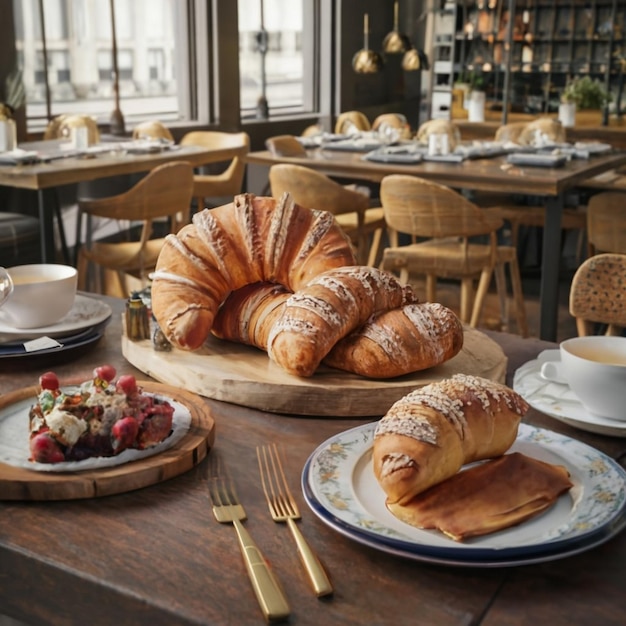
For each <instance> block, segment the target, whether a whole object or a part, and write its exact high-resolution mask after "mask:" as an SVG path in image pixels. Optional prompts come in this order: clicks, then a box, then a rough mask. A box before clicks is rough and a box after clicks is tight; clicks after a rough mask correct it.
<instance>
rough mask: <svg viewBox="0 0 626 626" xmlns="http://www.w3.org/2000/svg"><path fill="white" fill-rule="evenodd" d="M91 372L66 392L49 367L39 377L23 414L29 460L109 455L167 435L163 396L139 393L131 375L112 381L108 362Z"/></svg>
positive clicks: (168, 415) (168, 416)
mask: <svg viewBox="0 0 626 626" xmlns="http://www.w3.org/2000/svg"><path fill="white" fill-rule="evenodd" d="M93 374H94V377H93V379H92V380H89V381H86V382H84V383H82V384H81V385H80V386H79V387H78V388H73V389H72V390H67V391H64V390H62V389H61V388H60V386H59V383H58V378H57V377H56V375H55V374H54V373H53V372H47V373H46V374H43V375H42V376H41V377H40V379H39V386H40V391H39V394H38V395H37V402H36V404H35V405H33V406H32V407H31V409H30V413H29V423H30V460H31V461H36V462H38V463H59V462H62V461H80V460H83V459H87V458H91V457H100V456H114V455H116V454H119V453H120V452H122V451H123V450H126V449H128V448H135V449H139V450H143V449H145V448H149V447H152V446H155V445H157V444H158V443H160V442H161V441H163V440H165V439H167V437H169V435H170V433H171V431H172V420H173V415H174V408H173V407H172V405H171V404H170V403H169V402H167V400H165V399H163V398H159V397H158V396H156V395H147V394H144V393H143V390H142V389H141V387H139V386H138V385H137V381H136V380H135V377H134V376H131V375H123V376H120V377H119V379H118V380H117V382H115V381H114V379H115V374H116V372H115V368H113V367H111V366H110V365H103V366H101V367H97V368H95V369H94V373H93ZM55 381H56V382H55Z"/></svg>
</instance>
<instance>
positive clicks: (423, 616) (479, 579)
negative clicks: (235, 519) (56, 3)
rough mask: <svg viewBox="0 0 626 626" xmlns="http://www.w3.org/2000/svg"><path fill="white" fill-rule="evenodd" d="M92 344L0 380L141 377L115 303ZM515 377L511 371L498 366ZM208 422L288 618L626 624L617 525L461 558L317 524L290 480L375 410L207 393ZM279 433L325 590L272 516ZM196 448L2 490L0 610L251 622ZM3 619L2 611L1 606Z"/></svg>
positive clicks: (538, 418)
mask: <svg viewBox="0 0 626 626" xmlns="http://www.w3.org/2000/svg"><path fill="white" fill-rule="evenodd" d="M108 301H109V302H111V304H112V306H113V307H114V309H115V311H116V314H115V315H114V319H113V322H112V323H111V324H110V326H109V327H108V328H107V331H106V335H105V337H104V338H103V339H102V340H101V342H100V343H99V344H98V345H97V346H95V347H92V348H91V349H90V350H89V351H87V352H85V353H84V354H76V355H73V359H72V360H71V361H68V362H64V363H57V364H50V363H44V362H37V361H36V360H33V361H32V362H27V361H22V362H21V363H13V364H11V363H4V364H2V366H1V368H0V393H6V392H8V391H10V390H14V389H18V388H22V387H25V386H30V385H32V384H34V383H35V382H36V379H37V377H38V375H39V374H40V373H41V372H42V371H45V370H47V369H50V368H53V369H54V370H55V371H56V372H58V374H59V376H60V377H61V379H62V380H63V379H66V378H70V377H74V378H75V377H76V376H79V377H81V378H82V377H84V378H88V377H90V375H91V371H92V369H93V367H94V366H97V365H100V364H103V363H111V364H113V365H114V366H116V368H117V369H118V372H119V373H133V374H135V375H136V376H137V377H138V378H139V379H145V375H144V374H142V373H140V372H138V371H137V370H135V369H134V368H133V367H132V366H130V365H129V364H128V363H127V362H125V361H124V359H123V357H122V355H121V350H120V333H121V324H120V321H119V313H120V312H121V310H122V307H123V303H122V302H121V301H113V300H111V299H108ZM489 335H490V336H491V337H493V338H494V339H495V340H496V341H498V342H499V343H500V344H501V345H502V346H503V349H504V350H505V352H506V353H507V355H508V356H509V376H511V375H512V373H513V372H514V370H515V369H516V368H517V367H518V366H519V365H520V364H521V363H523V362H525V361H527V360H529V359H532V358H534V357H535V355H536V354H537V353H538V352H539V351H541V350H542V349H545V348H546V347H553V346H552V344H548V343H546V342H542V341H540V340H537V339H526V340H524V339H520V338H519V337H517V336H513V335H505V334H500V333H489ZM509 380H510V379H509ZM206 402H207V404H208V405H209V406H210V408H211V410H212V412H213V415H214V417H215V420H216V422H217V431H216V444H215V447H214V449H213V450H212V451H211V452H210V454H209V457H210V456H211V455H213V454H217V455H218V456H219V457H220V458H221V459H222V460H223V461H224V463H225V465H226V466H227V467H228V468H229V470H230V472H231V474H232V475H233V477H234V479H235V481H236V483H237V486H238V489H239V492H240V497H241V499H242V501H243V503H244V504H245V507H246V509H247V512H248V516H249V520H248V522H246V527H247V528H248V530H249V531H250V533H251V534H252V535H253V537H254V538H255V539H256V540H257V542H258V543H259V544H260V546H261V548H262V550H263V551H264V552H265V556H266V557H267V558H268V559H269V560H270V561H271V562H272V565H273V567H274V568H275V570H276V571H277V573H278V575H279V576H280V579H281V581H282V583H283V586H284V588H285V591H286V593H287V596H288V598H289V601H290V603H291V606H292V615H291V617H290V619H289V623H290V624H294V625H295V624H312V625H315V626H317V625H319V624H332V625H333V626H338V625H346V626H347V625H350V626H353V625H354V624H368V625H381V626H382V625H386V624H394V625H404V624H407V625H408V624H423V625H431V624H432V625H436V626H446V625H457V626H461V625H469V624H483V625H486V626H508V625H511V626H513V625H515V626H523V625H529V626H531V625H532V626H537V625H539V624H550V625H551V626H552V625H559V624H567V625H568V626H572V625H577V624H579V625H583V624H584V625H587V624H590V625H591V624H593V625H595V624H602V625H603V626H604V625H612V624H614V625H616V626H617V625H618V624H619V625H623V624H624V623H626V600H625V597H626V596H625V595H624V581H625V580H626V534H624V533H622V534H621V535H618V536H617V537H615V538H614V539H612V540H611V541H609V542H607V543H605V544H604V545H601V546H599V547H597V548H595V549H593V550H590V551H588V552H585V553H583V554H580V555H577V556H571V557H569V558H565V559H562V560H556V561H551V562H546V563H543V564H538V565H526V566H521V567H515V568H501V569H472V568H457V567H448V566H441V565H433V564H429V563H423V562H418V561H413V560H409V559H405V558H400V557H396V556H392V555H389V554H386V553H383V552H380V551H377V550H375V549H371V548H368V547H365V546H363V545H361V544H359V543H356V542H354V541H352V540H350V539H348V538H346V537H344V536H342V535H340V534H338V533H337V532H335V531H334V530H332V529H331V528H329V527H327V526H326V525H325V524H323V523H322V522H321V521H319V520H318V518H317V517H315V516H314V515H313V513H312V512H311V511H310V510H309V509H308V507H307V505H306V504H305V502H304V501H303V498H302V495H301V492H300V489H299V478H300V475H301V472H302V468H303V465H304V463H305V461H306V460H307V458H308V457H309V455H310V454H311V453H312V452H313V451H314V449H315V448H316V447H317V446H318V445H319V444H320V443H322V442H323V441H325V440H326V439H327V438H328V437H331V436H332V435H334V434H336V433H339V432H341V431H343V430H345V429H347V428H350V427H353V426H356V425H359V424H363V423H366V422H367V421H371V420H362V419H329V418H325V419H319V418H302V417H289V416H284V415H274V414H269V413H263V412H260V411H256V410H251V409H245V408H241V407H238V406H236V405H232V404H225V403H220V402H217V401H210V400H206ZM527 421H529V422H531V423H534V424H537V425H541V426H543V427H546V428H550V429H552V430H556V431H559V432H562V433H565V434H568V435H571V436H572V437H575V438H577V439H580V440H583V441H585V442H588V443H589V444H591V445H592V446H594V447H596V448H598V449H600V450H602V451H603V452H605V453H607V454H609V455H610V456H611V457H613V458H616V459H620V461H621V462H622V464H623V463H624V458H625V456H624V455H625V453H626V439H615V438H610V437H603V436H600V435H592V434H590V433H585V432H582V431H578V430H575V429H572V428H569V427H567V426H565V425H563V424H560V423H559V422H556V421H554V420H551V419H550V418H548V417H546V416H542V415H540V414H538V413H536V412H534V411H531V412H530V413H529V415H528V416H527ZM272 441H276V442H280V443H281V444H282V446H284V450H285V452H286V455H287V463H286V470H287V474H288V476H289V477H290V479H291V482H292V486H293V487H294V489H293V491H294V492H295V495H296V497H297V499H298V502H299V504H300V506H301V509H302V512H303V519H302V521H301V523H300V527H301V529H302V531H303V532H304V534H305V535H306V537H307V538H308V539H309V541H310V543H311V545H312V546H313V547H314V549H315V550H316V551H317V552H318V554H319V555H320V558H321V560H322V561H323V563H324V565H325V566H326V568H327V569H328V571H329V573H330V576H331V578H332V582H333V584H334V588H335V592H334V595H333V596H331V597H327V598H325V599H322V600H319V599H317V598H316V597H315V596H314V595H313V593H312V591H311V589H310V587H309V584H308V581H307V579H306V577H305V574H304V571H303V569H302V567H301V565H300V562H299V560H298V557H297V556H296V552H295V549H294V545H293V542H292V540H291V537H290V536H289V532H288V530H287V528H286V527H285V526H282V525H276V524H274V523H273V522H272V521H271V520H270V518H269V514H268V510H267V506H266V503H265V500H264V496H263V493H262V491H261V486H260V481H259V477H258V468H257V465H256V457H255V447H256V446H257V445H259V444H266V443H268V442H272ZM206 471H207V460H205V461H204V462H203V463H201V464H200V465H199V466H198V467H196V468H195V469H193V470H191V471H189V472H188V473H186V474H183V475H181V476H179V477H177V478H173V479H171V480H169V481H166V482H163V483H161V484H158V485H155V486H152V487H148V488H145V489H141V490H137V491H133V492H129V493H125V494H121V495H115V496H109V497H104V498H98V499H89V500H74V501H63V502H18V501H5V502H0V520H1V521H0V614H1V613H4V614H5V615H9V616H12V617H14V618H16V619H19V620H23V621H25V622H27V623H33V624H55V625H57V624H64V625H70V624H76V625H78V626H84V624H91V625H94V626H97V625H102V626H111V624H117V625H119V626H123V625H128V626H131V625H132V626H137V625H138V624H152V625H155V626H156V625H161V624H172V625H190V626H191V625H201V624H220V625H221V624H237V625H243V624H261V623H263V618H262V615H261V612H260V610H259V607H258V605H257V602H256V600H255V597H254V594H253V592H252V588H251V586H250V583H249V581H248V578H247V576H246V573H245V569H244V565H243V561H242V559H241V555H240V553H239V549H238V546H237V542H236V538H235V532H234V530H233V528H232V527H230V526H228V525H219V524H218V523H217V522H216V521H215V520H214V519H213V517H212V515H211V511H210V508H209V503H208V498H207V486H206ZM0 621H1V620H0Z"/></svg>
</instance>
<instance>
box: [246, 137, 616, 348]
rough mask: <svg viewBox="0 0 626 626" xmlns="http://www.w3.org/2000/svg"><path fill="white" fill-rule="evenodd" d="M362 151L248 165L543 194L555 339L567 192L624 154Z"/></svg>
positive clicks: (548, 319) (549, 324)
mask: <svg viewBox="0 0 626 626" xmlns="http://www.w3.org/2000/svg"><path fill="white" fill-rule="evenodd" d="M362 157H363V154H362V153H356V152H346V151H339V150H327V149H316V150H310V151H308V153H307V156H305V157H275V156H273V155H272V154H271V153H270V152H269V151H261V152H251V153H249V154H248V155H247V157H246V161H247V162H248V163H249V164H250V165H254V166H265V167H271V166H272V165H274V164H275V163H279V162H284V163H295V164H298V165H304V166H306V167H310V168H313V169H316V170H319V171H321V172H323V173H325V174H327V175H329V176H335V177H345V178H349V179H361V180H367V181H371V182H380V181H381V180H382V179H383V178H384V177H385V176H387V175H388V174H408V175H412V176H420V177H422V178H426V179H429V180H434V181H436V182H438V183H441V184H444V185H448V186H450V187H454V188H457V189H469V190H476V191H497V192H503V191H506V192H508V193H512V194H514V193H518V194H528V195H533V196H542V197H543V198H545V205H546V209H547V211H546V224H545V229H544V236H543V248H542V269H541V287H540V296H541V310H540V329H539V335H540V337H541V338H542V339H546V340H549V341H555V340H556V337H557V321H558V302H559V299H558V294H559V268H560V250H561V214H562V211H563V202H564V195H565V192H566V191H567V190H568V189H571V188H572V187H575V186H576V185H578V184H580V183H581V182H582V181H584V180H586V179H588V178H590V177H592V176H596V175H597V174H600V173H602V172H606V171H608V170H612V169H614V168H616V167H619V166H620V165H623V164H624V163H626V152H621V153H614V154H609V155H602V156H597V157H593V158H591V159H573V160H571V161H569V162H567V163H566V164H565V166H563V167H559V168H546V167H520V166H515V167H511V166H510V165H509V164H507V163H506V160H505V158H504V157H496V158H490V159H470V160H466V161H464V162H463V163H437V162H421V163H417V164H415V165H399V164H396V163H394V164H387V163H374V162H371V161H365V160H363V158H362Z"/></svg>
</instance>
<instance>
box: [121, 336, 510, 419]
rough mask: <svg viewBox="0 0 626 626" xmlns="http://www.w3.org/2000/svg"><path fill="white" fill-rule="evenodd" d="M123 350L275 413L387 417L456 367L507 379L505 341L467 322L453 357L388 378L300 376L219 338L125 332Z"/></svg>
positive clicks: (172, 375) (162, 373) (216, 394)
mask: <svg viewBox="0 0 626 626" xmlns="http://www.w3.org/2000/svg"><path fill="white" fill-rule="evenodd" d="M122 352H123V354H124V357H126V359H127V360H128V361H130V363H132V364H133V365H134V366H135V367H136V368H137V369H139V370H141V371H142V372H144V373H145V374H148V375H149V376H151V377H152V378H155V379H156V380H160V381H162V382H165V383H167V384H169V385H175V386H180V387H181V388H182V389H187V390H188V391H193V392H195V393H198V394H200V395H203V396H205V397H207V398H212V399H214V400H222V401H224V402H231V403H233V404H239V405H242V406H247V407H252V408H255V409H259V410H262V411H270V412H273V413H285V414H289V415H316V416H326V417H369V416H381V415H384V414H385V413H386V412H387V410H388V409H389V407H390V406H391V405H392V404H393V403H394V402H395V401H396V400H399V399H400V398H402V397H403V396H405V395H406V394H407V393H409V392H410V391H412V390H413V389H416V388H418V387H422V386H424V385H426V384H428V383H431V382H435V381H439V380H442V379H444V378H449V377H450V376H452V375H454V374H457V373H464V374H473V375H476V376H482V377H484V378H488V379H490V380H495V381H498V382H504V380H505V376H506V365H507V358H506V356H505V354H504V352H503V351H502V349H501V348H500V346H499V345H498V344H497V343H496V342H495V341H493V340H492V339H490V338H489V337H487V336H486V335H485V334H484V333H481V332H480V331H478V330H475V329H473V328H469V327H467V328H465V338H464V345H463V349H462V350H461V352H460V353H459V354H457V355H456V356H455V357H454V358H453V359H451V360H449V361H447V362H446V363H444V364H442V365H439V366H437V367H434V368H431V369H429V370H425V371H422V372H416V373H414V374H410V375H407V376H402V377H399V378H394V379H389V380H371V379H367V378H363V377H361V376H357V375H355V374H350V373H348V372H341V371H339V370H336V369H332V368H330V367H326V366H321V367H320V368H319V369H318V371H317V372H316V373H315V375H314V376H312V377H311V378H299V377H297V376H292V375H291V374H288V373H287V372H285V371H284V370H283V369H282V368H280V367H279V366H278V365H276V364H275V363H273V362H272V361H271V360H270V359H269V357H268V356H267V354H266V353H265V352H263V351H261V350H258V349H256V348H253V347H250V346H245V345H243V344H238V343H232V342H228V341H223V340H221V339H217V338H215V337H210V338H209V339H208V340H207V341H206V343H205V344H204V346H203V347H202V348H200V349H199V350H197V351H195V352H188V351H185V350H178V349H172V350H171V351H170V352H157V351H155V350H154V348H153V347H152V343H151V341H149V340H144V341H131V340H130V339H128V338H127V337H126V336H123V337H122Z"/></svg>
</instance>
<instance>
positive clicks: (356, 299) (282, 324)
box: [267, 266, 416, 377]
mask: <svg viewBox="0 0 626 626" xmlns="http://www.w3.org/2000/svg"><path fill="white" fill-rule="evenodd" d="M415 300H416V296H415V294H414V293H413V291H412V290H411V288H410V287H408V286H406V285H402V284H401V283H400V282H399V281H398V280H397V279H396V278H395V276H393V274H390V273H389V272H385V271H382V270H379V269H376V268H374V267H369V266H348V267H340V268H337V269H333V270H328V271H326V272H324V273H322V274H320V275H319V276H317V277H316V278H314V279H313V280H312V281H311V282H309V283H308V284H307V285H306V286H305V287H303V288H302V289H300V290H299V291H297V292H296V293H294V294H292V295H291V296H289V298H288V299H287V300H286V301H285V304H284V306H283V307H282V311H281V313H280V315H279V316H278V319H277V320H276V322H275V323H274V324H273V325H272V328H271V330H270V333H269V336H268V340H267V351H268V354H269V356H270V358H271V359H272V360H273V361H275V362H276V363H277V364H278V365H280V366H281V367H282V368H283V369H285V370H286V371H287V372H289V373H290V374H295V375H297V376H304V377H307V376H312V375H313V373H314V372H315V370H316V369H317V367H318V366H319V364H320V363H321V361H322V359H323V358H324V357H325V356H326V355H327V354H328V353H329V352H330V350H331V348H332V347H333V346H334V345H335V343H337V341H339V339H341V338H342V337H344V336H345V335H347V334H348V333H350V332H351V331H352V330H354V329H355V328H358V327H359V326H361V325H362V324H364V323H365V321H366V320H367V319H368V318H369V317H370V315H372V314H374V313H376V312H377V311H385V310H388V309H394V308H397V307H399V306H403V305H404V304H406V303H409V302H413V301H415Z"/></svg>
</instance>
